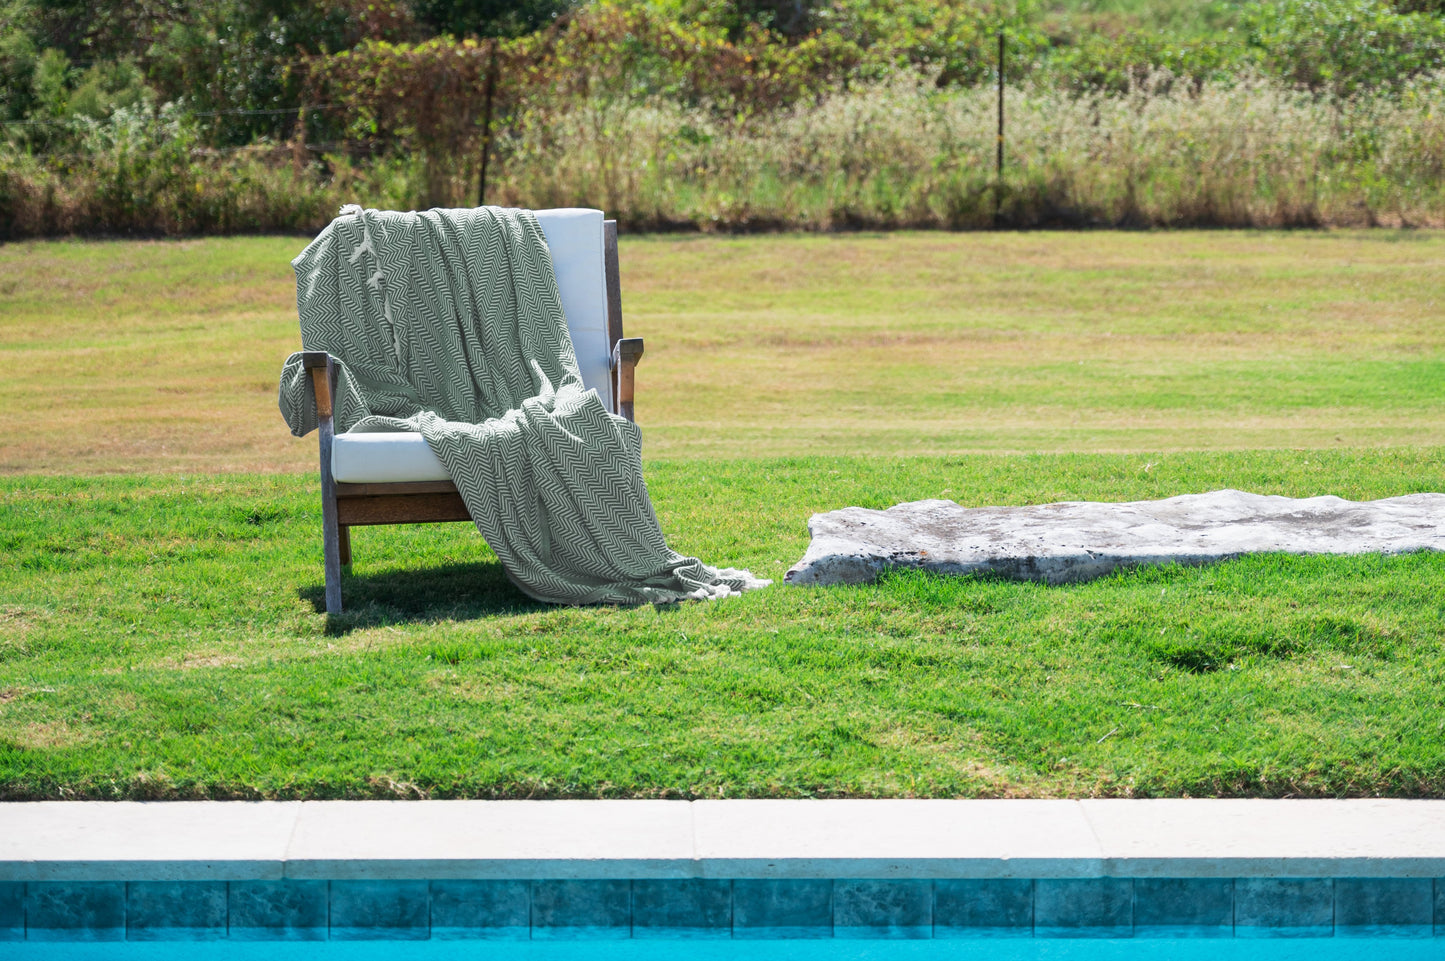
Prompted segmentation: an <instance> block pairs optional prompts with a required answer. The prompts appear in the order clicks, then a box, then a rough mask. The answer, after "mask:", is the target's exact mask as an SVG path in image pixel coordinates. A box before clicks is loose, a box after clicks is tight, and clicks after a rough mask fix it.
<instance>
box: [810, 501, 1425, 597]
mask: <svg viewBox="0 0 1445 961" xmlns="http://www.w3.org/2000/svg"><path fill="white" fill-rule="evenodd" d="M1442 518H1445V494H1409V495H1406V496H1404V497H1391V498H1387V499H1385V500H1378V501H1363V502H1356V501H1347V500H1343V499H1341V498H1339V497H1310V498H1306V499H1302V500H1301V499H1295V498H1292V497H1266V496H1264V495H1261V494H1246V493H1244V492H1243V491H1236V490H1222V491H1214V492H1213V493H1210V494H1185V495H1182V496H1180V497H1171V498H1169V499H1167V500H1160V501H1134V502H1132V503H1127V504H1100V503H1093V502H1089V501H1069V502H1065V503H1060V504H1044V505H1040V506H1031V507H972V508H970V507H960V506H959V505H957V504H955V503H954V502H953V501H944V500H927V501H913V502H912V503H908V504H899V505H898V506H896V507H890V508H888V510H884V511H875V510H866V509H864V508H861V507H846V508H844V509H842V510H836V511H829V512H828V513H826V514H814V515H813V516H812V517H811V518H809V520H808V531H809V533H810V534H812V536H813V540H812V543H811V544H809V545H808V552H807V553H806V554H804V555H803V559H802V560H801V561H799V562H798V563H797V564H795V565H794V566H793V568H792V569H791V570H789V571H788V573H787V576H786V578H785V579H784V580H785V582H786V583H788V584H796V585H813V584H864V583H868V582H870V581H872V580H874V579H875V578H877V576H878V574H879V573H880V572H882V571H883V570H884V569H886V568H890V567H919V568H923V569H924V570H929V571H934V572H937V573H940V574H970V573H975V572H983V571H988V572H991V573H995V574H1001V575H1003V576H1005V577H1010V578H1014V579H1018V580H1027V581H1043V582H1044V583H1046V584H1067V583H1074V582H1078V581H1087V580H1091V579H1093V578H1095V577H1102V576H1103V575H1105V574H1108V573H1109V572H1110V571H1112V570H1114V569H1115V568H1119V567H1138V566H1141V565H1146V564H1167V563H1170V562H1174V563H1178V564H1190V565H1197V564H1208V563H1210V562H1212V561H1220V560H1225V559H1228V558H1231V557H1238V556H1240V555H1241V554H1255V553H1265V552H1284V553H1290V554H1364V553H1371V552H1379V553H1387V554H1395V553H1400V552H1403V551H1413V550H1424V549H1428V550H1445V531H1442V529H1441V527H1440V521H1441V519H1442Z"/></svg>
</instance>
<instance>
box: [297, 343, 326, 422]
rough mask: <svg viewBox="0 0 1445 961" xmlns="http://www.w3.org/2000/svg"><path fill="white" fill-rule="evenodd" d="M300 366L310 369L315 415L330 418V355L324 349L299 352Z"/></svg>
mask: <svg viewBox="0 0 1445 961" xmlns="http://www.w3.org/2000/svg"><path fill="white" fill-rule="evenodd" d="M301 366H302V367H303V368H305V369H306V370H309V371H311V389H312V390H313V391H314V392H315V394H316V417H317V419H318V420H320V421H330V420H331V355H330V354H328V353H327V352H326V351H324V350H307V351H303V352H302V353H301Z"/></svg>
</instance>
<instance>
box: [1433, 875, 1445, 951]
mask: <svg viewBox="0 0 1445 961" xmlns="http://www.w3.org/2000/svg"><path fill="white" fill-rule="evenodd" d="M1435 937H1437V938H1440V937H1445V878H1436V879H1435Z"/></svg>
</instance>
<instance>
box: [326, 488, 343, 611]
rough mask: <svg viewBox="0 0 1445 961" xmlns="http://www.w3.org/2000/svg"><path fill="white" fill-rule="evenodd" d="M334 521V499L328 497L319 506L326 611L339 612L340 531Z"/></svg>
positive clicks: (341, 529) (339, 527)
mask: <svg viewBox="0 0 1445 961" xmlns="http://www.w3.org/2000/svg"><path fill="white" fill-rule="evenodd" d="M343 530H345V528H343V527H342V526H341V525H339V524H337V523H336V501H335V500H330V499H328V500H327V502H326V503H324V504H323V505H322V507H321V540H322V552H323V554H324V561H325V566H326V613H328V614H340V613H341V544H342V537H343V535H342V533H341V532H342V531H343Z"/></svg>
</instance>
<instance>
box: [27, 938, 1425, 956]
mask: <svg viewBox="0 0 1445 961" xmlns="http://www.w3.org/2000/svg"><path fill="white" fill-rule="evenodd" d="M0 958H3V959H4V961H183V959H184V961H332V959H335V961H343V959H344V961H443V959H446V961H451V959H475V961H744V959H746V961H954V959H968V961H973V959H977V961H1116V959H1117V961H1145V959H1148V961H1445V938H1429V939H1420V940H1406V939H1399V938H1309V939H1300V940H1286V939H1262V940H1254V941H1241V940H1213V939H1203V938H1190V939H1187V940H1170V939H1165V938H1139V939H1133V940H1120V941H1108V940H1099V941H1095V940H1085V939H1077V940H1076V939H1047V940H1033V939H1030V940H1027V941H1009V940H961V941H913V942H907V941H892V942H887V941H846V940H823V941H746V942H739V941H728V942H720V941H719V942H698V941H647V942H637V941H624V942H606V941H571V942H557V941H554V942H548V943H538V942H525V941H524V942H488V941H426V942H398V941H369V942H353V943H342V942H334V941H333V942H312V943H277V942H269V943H252V944H235V943H197V942H194V941H190V942H169V943H153V944H136V943H111V944H77V943H58V944H36V943H24V944H0Z"/></svg>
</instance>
